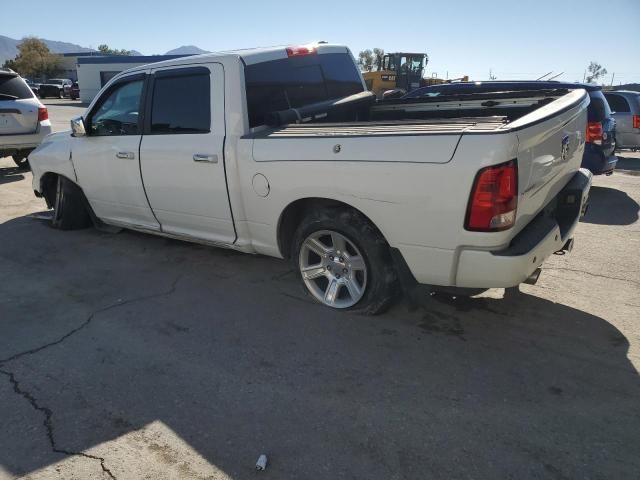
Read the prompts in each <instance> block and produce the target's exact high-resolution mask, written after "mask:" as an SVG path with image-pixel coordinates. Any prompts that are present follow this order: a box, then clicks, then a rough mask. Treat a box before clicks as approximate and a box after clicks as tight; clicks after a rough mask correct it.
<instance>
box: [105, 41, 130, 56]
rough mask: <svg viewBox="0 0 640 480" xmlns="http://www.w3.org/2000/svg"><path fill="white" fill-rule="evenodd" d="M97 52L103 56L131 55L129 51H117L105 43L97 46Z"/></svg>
mask: <svg viewBox="0 0 640 480" xmlns="http://www.w3.org/2000/svg"><path fill="white" fill-rule="evenodd" d="M98 51H99V52H100V53H103V54H104V55H125V56H126V55H131V52H130V51H129V50H124V49H122V50H118V49H117V48H111V47H109V45H107V44H106V43H103V44H102V45H98Z"/></svg>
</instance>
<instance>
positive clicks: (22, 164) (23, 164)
mask: <svg viewBox="0 0 640 480" xmlns="http://www.w3.org/2000/svg"><path fill="white" fill-rule="evenodd" d="M11 158H13V161H14V163H15V164H16V165H17V166H18V168H25V169H28V168H29V160H28V159H27V157H22V156H20V155H13V156H12V157H11Z"/></svg>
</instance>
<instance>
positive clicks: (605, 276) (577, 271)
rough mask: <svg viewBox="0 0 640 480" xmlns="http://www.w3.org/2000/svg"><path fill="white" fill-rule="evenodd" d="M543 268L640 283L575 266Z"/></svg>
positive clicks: (639, 283)
mask: <svg viewBox="0 0 640 480" xmlns="http://www.w3.org/2000/svg"><path fill="white" fill-rule="evenodd" d="M543 269H544V270H565V271H567V272H574V273H585V274H587V275H591V276H592V277H599V278H606V279H607V280H618V281H620V282H629V283H635V284H636V285H640V282H638V281H636V280H631V279H630V278H620V277H612V276H609V275H602V274H600V273H592V272H587V271H586V270H578V269H575V268H565V267H543Z"/></svg>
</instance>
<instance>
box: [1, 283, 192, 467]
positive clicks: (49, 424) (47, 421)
mask: <svg viewBox="0 0 640 480" xmlns="http://www.w3.org/2000/svg"><path fill="white" fill-rule="evenodd" d="M179 281H180V277H178V278H176V279H175V280H174V281H173V283H172V285H171V288H170V289H169V290H167V291H165V292H161V293H154V294H150V295H144V296H141V297H135V298H131V299H129V300H125V301H120V300H119V301H117V302H115V303H112V304H110V305H107V306H106V307H102V308H99V309H98V310H95V311H93V312H91V314H90V315H89V316H88V317H87V319H86V320H85V321H84V322H82V323H81V324H80V325H78V326H77V327H76V328H74V329H72V330H70V331H69V332H67V333H65V334H64V335H63V336H61V337H60V338H59V339H57V340H55V341H53V342H49V343H46V344H44V345H41V346H40V347H37V348H33V349H30V350H25V351H23V352H20V353H16V354H14V355H12V356H10V357H8V358H5V359H1V360H0V374H2V375H5V376H6V377H8V379H9V382H10V383H11V385H12V386H13V391H14V392H15V393H16V394H18V395H20V396H21V397H23V398H24V399H26V400H27V401H28V402H29V404H30V405H31V406H32V407H33V409H34V410H37V411H38V412H42V413H43V414H44V416H45V418H44V422H43V424H44V427H45V429H46V431H47V438H48V440H49V444H50V445H51V449H52V450H53V452H55V453H61V454H63V455H68V456H78V457H84V458H88V459H91V460H97V461H99V462H100V466H101V467H102V470H103V472H105V473H106V474H107V475H108V476H109V478H111V479H112V480H117V479H116V477H115V475H114V474H113V473H112V472H111V470H109V468H108V467H107V466H106V465H105V462H106V460H105V459H104V458H103V457H98V456H95V455H89V454H87V453H84V452H74V451H71V450H66V449H64V448H60V447H58V446H57V444H56V440H55V436H54V434H53V411H52V410H51V409H50V408H47V407H45V406H42V405H40V403H39V402H38V400H37V399H36V398H35V397H34V396H33V395H32V394H31V393H30V392H29V391H27V390H24V389H23V388H21V387H20V382H18V380H17V379H16V376H15V374H14V373H13V372H12V371H9V370H6V369H5V368H4V367H5V364H6V363H9V362H12V361H15V360H18V359H20V358H22V357H25V356H27V355H33V354H35V353H38V352H41V351H43V350H46V349H48V348H50V347H54V346H56V345H59V344H61V343H62V342H64V341H65V340H67V339H68V338H70V337H72V336H73V335H75V334H76V333H78V332H79V331H81V330H83V329H85V328H86V327H88V326H89V325H90V324H91V322H92V321H93V319H94V318H95V317H96V316H97V315H99V314H101V313H104V312H106V311H108V310H112V309H114V308H117V307H122V306H124V305H129V304H131V303H136V302H142V301H145V300H150V299H152V298H159V297H166V296H169V295H171V294H173V293H174V292H175V291H176V288H177V286H178V282H179Z"/></svg>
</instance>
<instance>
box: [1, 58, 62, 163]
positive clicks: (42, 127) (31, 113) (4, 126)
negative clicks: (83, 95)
mask: <svg viewBox="0 0 640 480" xmlns="http://www.w3.org/2000/svg"><path fill="white" fill-rule="evenodd" d="M50 133H51V122H50V121H49V112H48V111H47V107H45V106H44V105H43V104H42V103H41V102H40V100H38V99H37V98H36V96H35V95H34V93H33V92H32V91H31V89H30V88H29V86H28V85H27V83H26V82H25V81H24V79H23V78H22V77H20V76H19V75H18V74H17V73H15V72H14V71H12V70H7V69H1V68H0V157H9V156H11V157H13V160H14V161H15V162H16V165H18V166H19V167H24V166H27V157H28V156H29V153H31V151H32V150H33V149H34V148H36V147H37V146H38V145H39V144H40V142H41V141H42V139H43V138H44V137H45V136H47V135H48V134H50Z"/></svg>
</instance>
